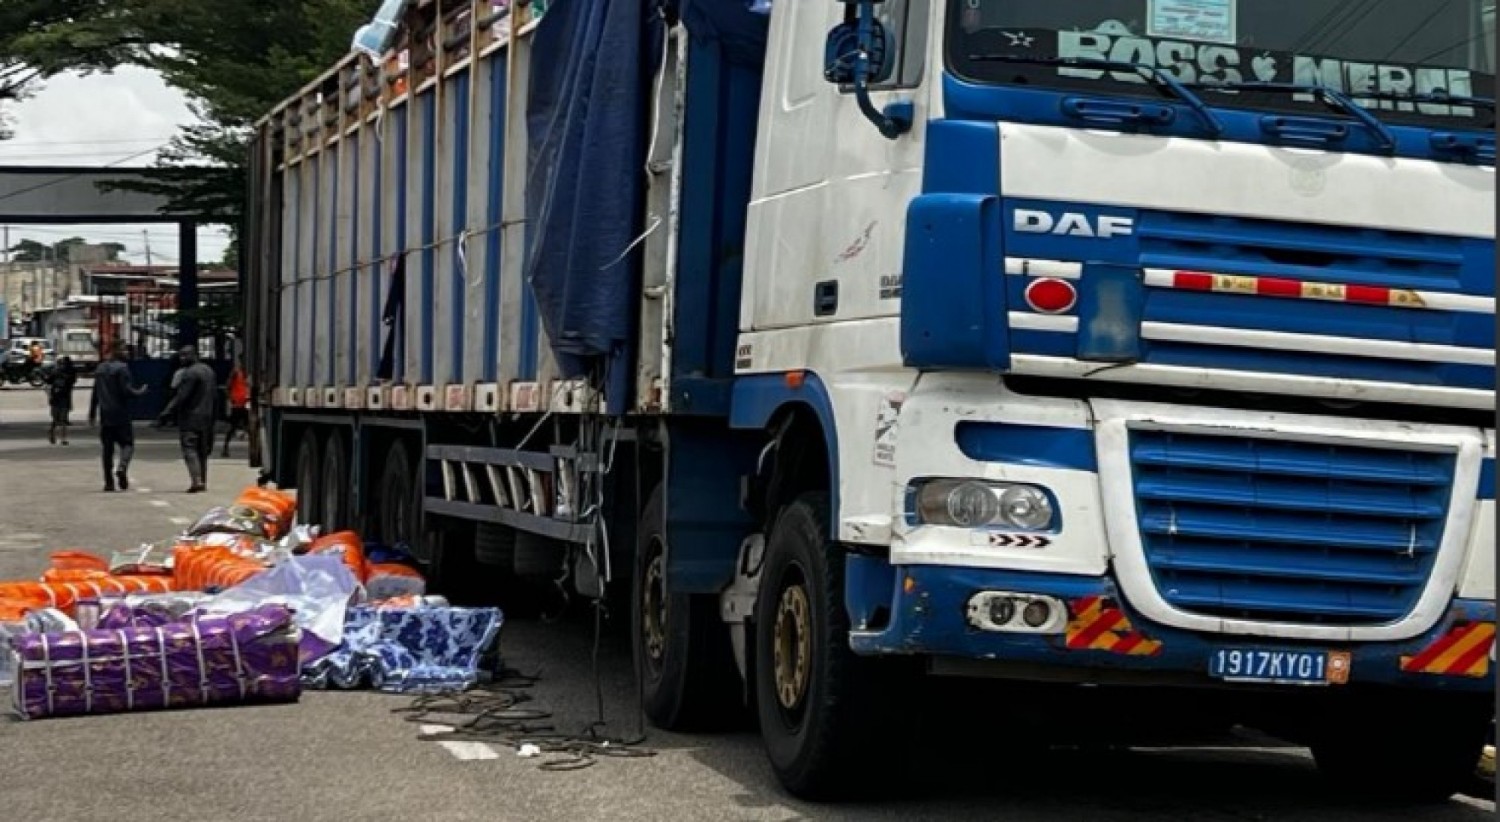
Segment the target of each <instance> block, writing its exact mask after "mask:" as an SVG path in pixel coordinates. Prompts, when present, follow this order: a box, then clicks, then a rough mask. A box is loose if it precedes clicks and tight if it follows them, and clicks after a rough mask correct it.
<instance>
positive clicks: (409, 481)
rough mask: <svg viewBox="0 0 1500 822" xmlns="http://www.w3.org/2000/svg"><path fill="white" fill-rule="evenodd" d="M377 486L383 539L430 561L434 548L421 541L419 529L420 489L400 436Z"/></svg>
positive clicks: (377, 516)
mask: <svg viewBox="0 0 1500 822" xmlns="http://www.w3.org/2000/svg"><path fill="white" fill-rule="evenodd" d="M378 488H379V493H378V494H377V495H376V497H375V502H374V504H375V506H376V509H375V510H376V512H377V513H376V522H377V524H378V526H379V532H380V540H381V541H382V542H384V543H385V544H387V545H391V546H396V545H404V546H406V547H407V548H408V549H410V550H411V551H412V553H413V554H415V555H416V556H417V559H419V560H421V561H423V562H430V561H431V560H432V556H431V552H430V551H427V550H426V547H425V546H423V545H421V543H422V540H421V539H420V537H421V534H420V533H418V530H417V529H418V527H419V520H420V514H421V510H422V509H421V503H420V501H419V494H420V493H421V489H420V488H419V486H418V483H417V475H416V471H415V470H414V469H413V467H412V459H411V455H410V454H409V452H408V449H407V446H406V443H404V442H401V441H399V440H397V441H396V442H393V443H391V447H390V449H389V450H387V451H386V453H385V462H384V467H383V468H382V470H381V472H380V484H379V486H378Z"/></svg>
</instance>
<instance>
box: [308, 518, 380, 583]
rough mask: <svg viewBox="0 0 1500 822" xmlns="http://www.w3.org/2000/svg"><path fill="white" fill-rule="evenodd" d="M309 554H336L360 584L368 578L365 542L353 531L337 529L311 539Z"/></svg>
mask: <svg viewBox="0 0 1500 822" xmlns="http://www.w3.org/2000/svg"><path fill="white" fill-rule="evenodd" d="M307 552H308V553H309V554H338V555H339V557H340V558H342V559H343V560H344V564H345V565H347V566H349V570H350V571H352V572H353V573H354V578H355V579H356V580H358V581H359V583H360V584H361V585H363V584H364V582H365V580H366V579H368V578H369V575H370V572H369V569H368V568H367V567H366V566H365V544H364V542H363V541H362V540H360V538H359V534H356V533H354V532H353V531H339V532H338V533H334V534H329V535H328V536H326V537H318V538H317V539H315V540H313V544H312V547H310V548H308V549H307Z"/></svg>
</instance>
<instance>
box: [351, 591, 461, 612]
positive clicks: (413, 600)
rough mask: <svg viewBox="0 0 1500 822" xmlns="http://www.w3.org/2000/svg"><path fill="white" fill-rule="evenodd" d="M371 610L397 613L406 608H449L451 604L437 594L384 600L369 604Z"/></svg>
mask: <svg viewBox="0 0 1500 822" xmlns="http://www.w3.org/2000/svg"><path fill="white" fill-rule="evenodd" d="M369 605H370V607H371V608H374V609H375V610H377V611H396V610H401V609H405V608H448V607H450V604H449V602H448V599H447V598H446V597H441V596H438V595H437V594H427V595H425V596H399V597H391V598H390V599H382V600H380V601H378V602H371V603H369Z"/></svg>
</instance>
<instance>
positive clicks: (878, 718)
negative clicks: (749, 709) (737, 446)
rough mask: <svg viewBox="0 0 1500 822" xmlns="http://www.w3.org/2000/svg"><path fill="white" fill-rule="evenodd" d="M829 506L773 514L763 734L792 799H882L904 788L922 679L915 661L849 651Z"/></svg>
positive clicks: (823, 497)
mask: <svg viewBox="0 0 1500 822" xmlns="http://www.w3.org/2000/svg"><path fill="white" fill-rule="evenodd" d="M828 509H829V503H828V496H827V494H825V493H821V492H819V493H813V494H806V495H804V496H802V497H800V498H798V499H797V500H796V501H795V502H793V503H792V504H791V505H789V506H787V507H786V508H785V509H783V510H782V512H781V513H780V515H779V516H778V517H777V519H776V524H775V526H774V527H773V528H772V530H771V537H770V540H769V542H768V544H767V546H766V559H765V565H764V567H763V570H762V572H761V580H760V592H759V594H758V596H757V599H756V603H755V666H754V667H755V674H754V676H755V699H756V709H757V712H758V714H759V717H760V730H761V738H762V740H763V741H764V743H765V748H766V754H767V756H768V757H769V759H770V761H771V768H772V770H773V771H775V773H776V778H777V779H778V780H780V782H781V784H782V786H783V787H784V788H786V790H787V791H788V792H790V793H791V794H793V795H794V796H797V797H799V798H802V799H810V800H827V799H843V798H856V797H863V796H871V795H885V794H889V793H890V792H892V791H900V790H902V789H903V788H905V787H908V785H903V784H902V783H903V782H905V781H906V780H907V779H908V775H909V773H910V771H909V769H907V767H906V766H907V764H908V763H907V757H909V756H911V754H912V752H913V750H914V749H915V747H916V746H915V745H914V744H913V742H914V740H915V735H916V733H917V729H918V727H919V725H920V719H919V717H918V708H919V707H920V705H921V704H922V699H921V698H920V695H919V694H918V693H917V692H916V690H917V686H918V685H919V684H920V677H919V676H918V669H917V668H916V667H915V666H914V665H913V664H911V662H910V660H872V659H864V658H861V657H858V656H855V654H854V652H853V651H851V650H850V648H849V616H848V612H847V611H846V610H845V608H844V556H845V554H844V549H843V547H842V546H840V545H839V544H838V543H835V542H834V541H833V540H831V539H830V538H829V536H828V535H829V534H830V533H831V530H830V524H829V517H828ZM778 648H779V652H778ZM778 658H779V664H780V667H778Z"/></svg>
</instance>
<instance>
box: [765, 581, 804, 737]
mask: <svg viewBox="0 0 1500 822" xmlns="http://www.w3.org/2000/svg"><path fill="white" fill-rule="evenodd" d="M772 637H773V641H772V663H773V665H772V677H773V678H774V680H775V683H776V702H777V704H778V705H779V706H780V708H781V710H782V712H783V713H785V714H787V715H788V717H789V718H790V717H791V716H792V715H794V714H797V713H800V710H801V708H802V705H803V702H804V701H805V700H806V698H807V686H808V683H809V681H810V680H811V678H812V677H811V673H812V670H811V669H812V606H811V603H810V601H809V599H808V596H807V587H806V586H805V585H804V584H803V583H802V581H801V580H800V579H799V580H793V581H790V582H788V583H787V585H786V587H785V588H783V589H782V591H781V596H780V597H779V598H778V599H777V602H776V616H775V623H774V627H773V628H772Z"/></svg>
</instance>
